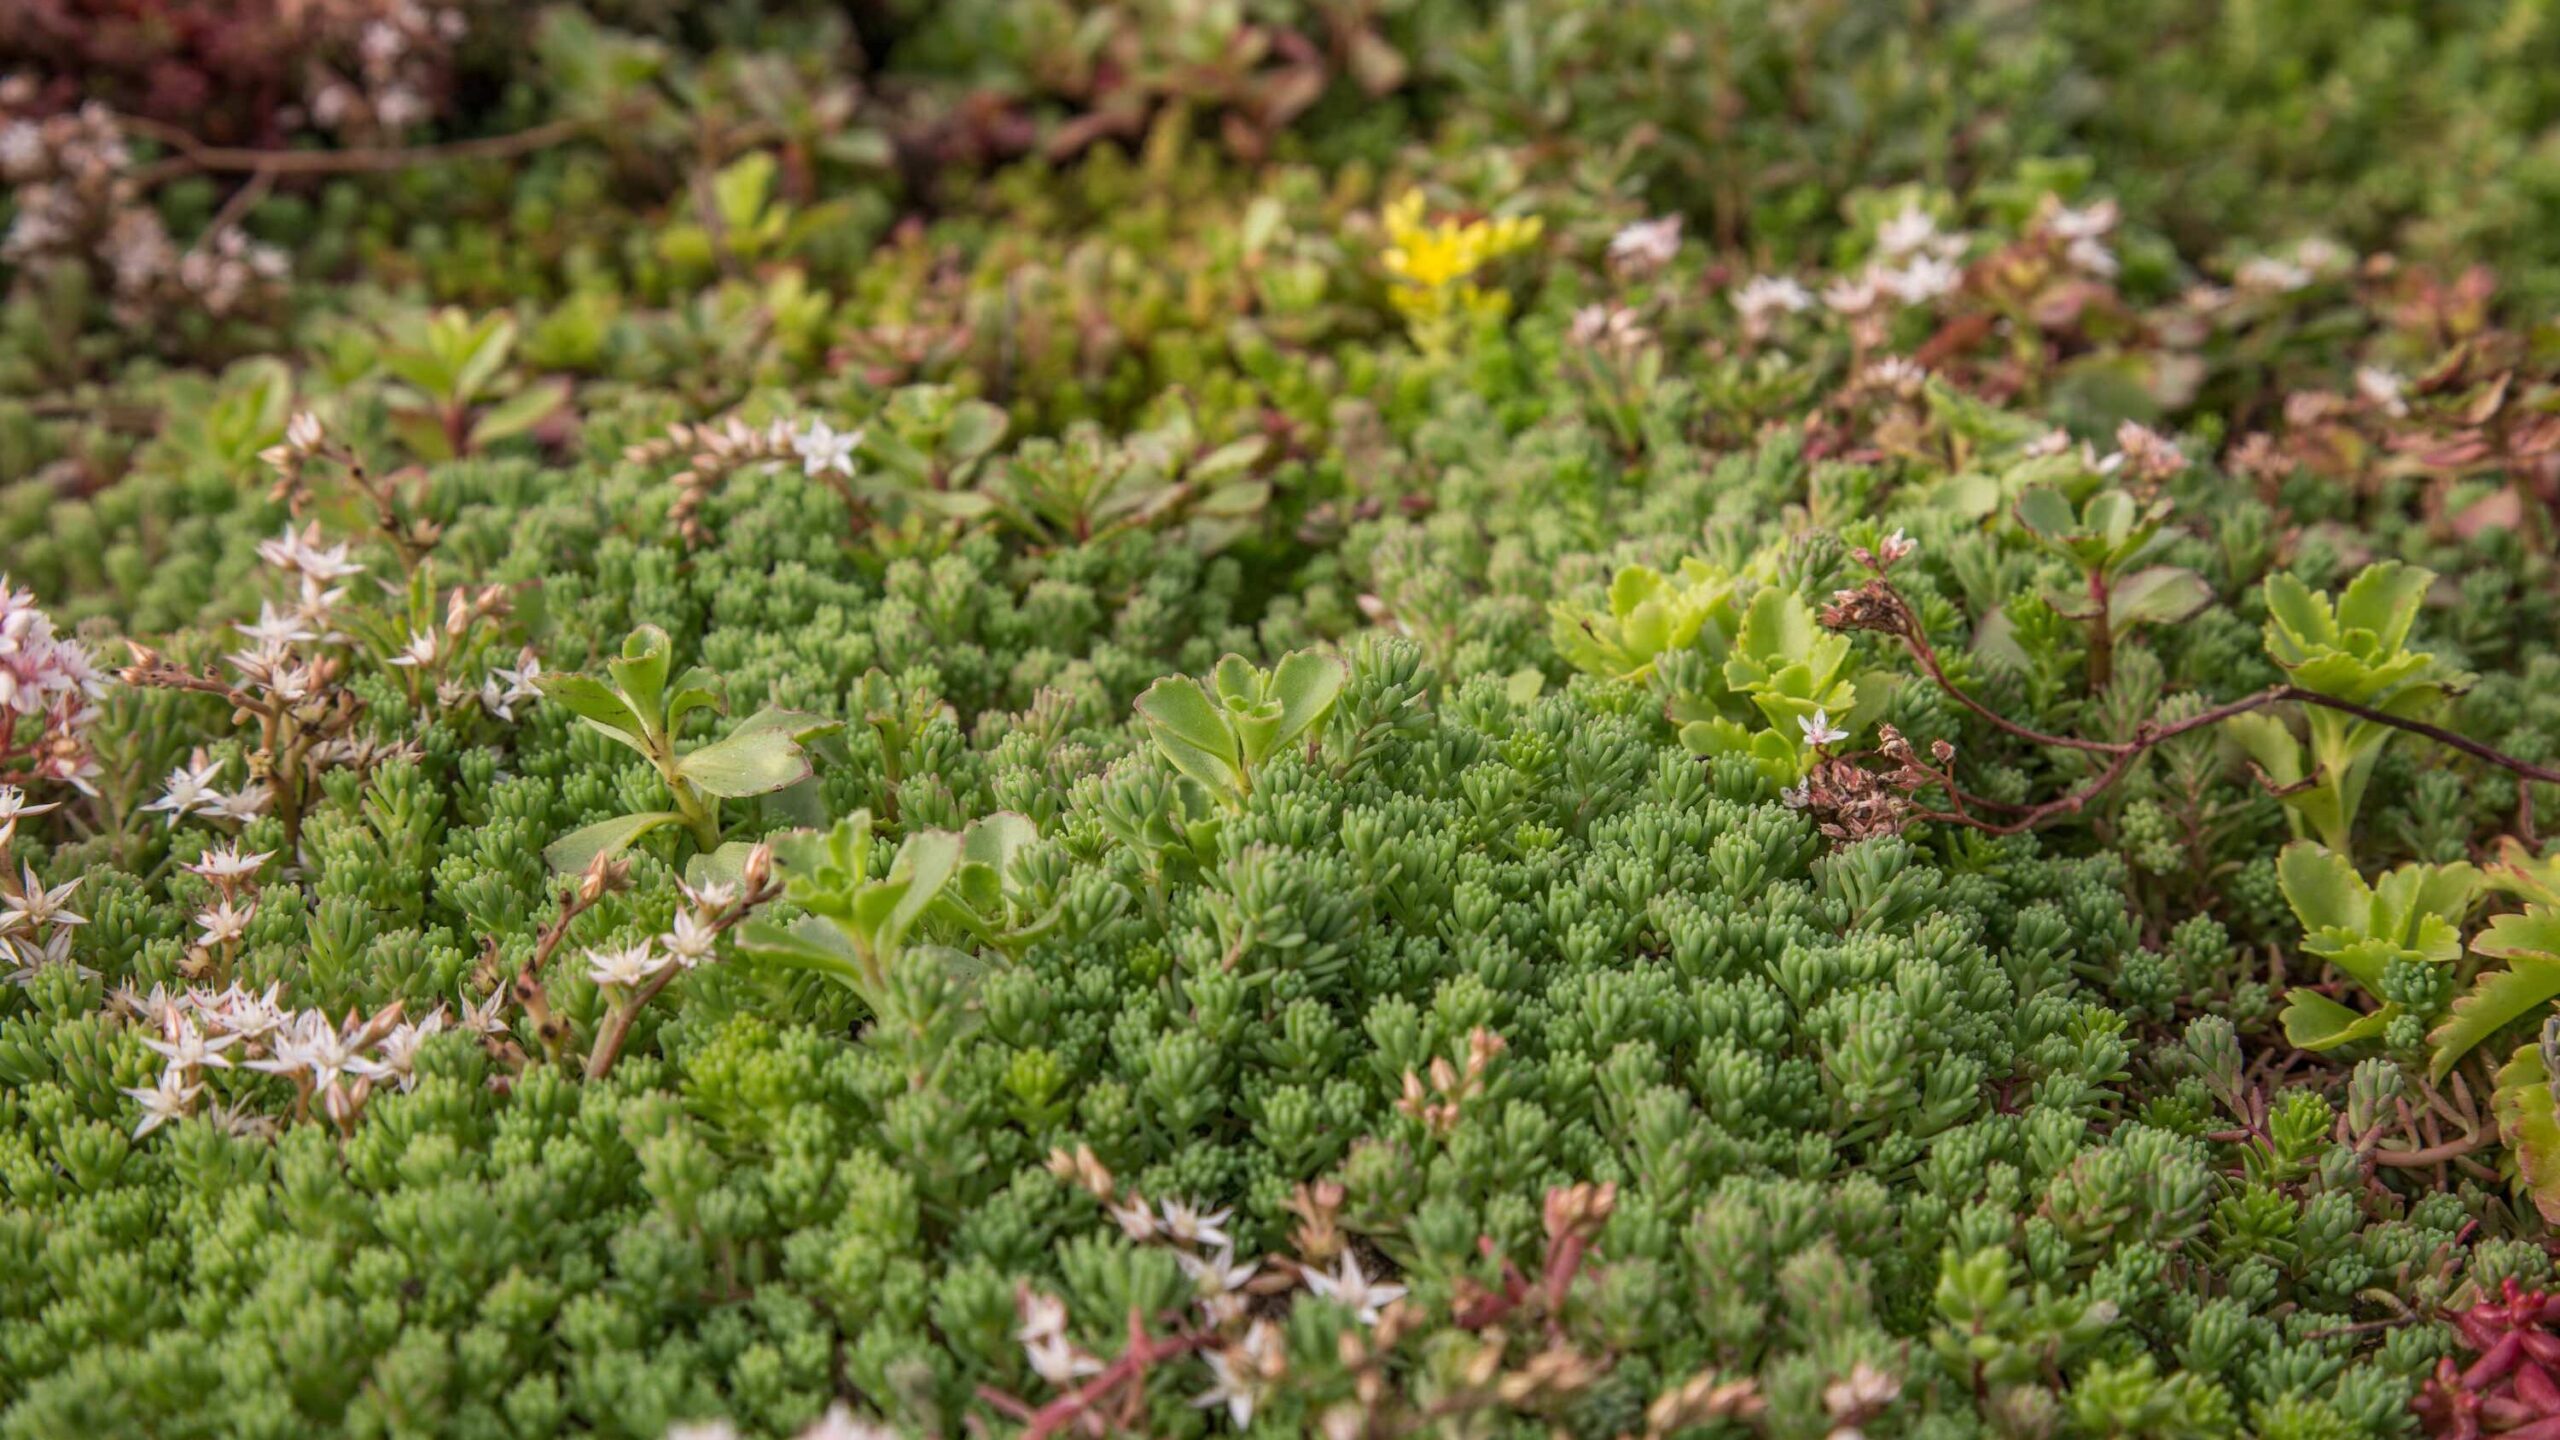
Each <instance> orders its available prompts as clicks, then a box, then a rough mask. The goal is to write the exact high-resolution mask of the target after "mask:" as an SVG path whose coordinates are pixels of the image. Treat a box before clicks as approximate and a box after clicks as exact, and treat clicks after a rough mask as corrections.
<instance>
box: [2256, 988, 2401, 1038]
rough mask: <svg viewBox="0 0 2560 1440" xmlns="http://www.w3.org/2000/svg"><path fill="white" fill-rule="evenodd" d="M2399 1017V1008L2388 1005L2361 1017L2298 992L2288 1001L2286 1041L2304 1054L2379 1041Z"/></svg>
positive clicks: (2313, 993)
mask: <svg viewBox="0 0 2560 1440" xmlns="http://www.w3.org/2000/svg"><path fill="white" fill-rule="evenodd" d="M2399 1013H2400V1007H2398V1006H2396V1005H2385V1006H2383V1007H2382V1008H2381V1009H2379V1010H2376V1011H2374V1012H2373V1013H2372V1014H2370V1015H2365V1014H2359V1013H2358V1012H2356V1011H2354V1010H2350V1009H2348V1008H2347V1007H2346V1006H2344V1005H2341V1004H2339V1003H2338V1002H2337V1001H2335V1000H2332V999H2330V998H2329V997H2328V996H2326V995H2323V994H2321V993H2320V992H2318V991H2316V990H2295V991H2293V992H2291V993H2290V994H2288V995H2287V996H2286V997H2285V1007H2284V1038H2285V1039H2287V1040H2289V1041H2291V1042H2292V1043H2293V1044H2294V1045H2296V1046H2297V1047H2299V1048H2301V1049H2304V1050H2335V1049H2336V1048H2338V1047H2339V1046H2341V1045H2351V1044H2354V1043H2355V1042H2356V1041H2359V1040H2372V1039H2376V1038H2379V1037H2380V1036H2381V1034H2382V1032H2383V1030H2384V1029H2385V1028H2387V1027H2388V1026H2389V1025H2390V1024H2391V1022H2392V1020H2393V1019H2394V1018H2395V1017H2396V1016H2398V1014H2399Z"/></svg>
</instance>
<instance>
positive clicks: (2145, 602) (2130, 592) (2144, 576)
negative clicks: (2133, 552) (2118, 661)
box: [2107, 565, 2213, 633]
mask: <svg viewBox="0 0 2560 1440" xmlns="http://www.w3.org/2000/svg"><path fill="white" fill-rule="evenodd" d="M2212 603H2213V587H2212V586H2211V585H2209V584H2207V583H2205V578H2204V577H2203V576H2202V575H2199V574H2197V573H2196V572H2194V571H2193V570H2189V569H2187V568H2185V567H2184V566H2180V565H2154V566H2152V567H2151V568H2149V569H2147V570H2136V571H2134V572H2133V573H2132V574H2130V575H2127V576H2125V577H2124V578H2123V579H2121V580H2118V581H2117V582H2116V583H2115V588H2114V589H2113V590H2111V591H2110V592H2109V593H2108V595H2107V625H2108V628H2109V629H2111V630H2114V631H2116V632H2118V633H2122V632H2123V631H2124V630H2125V629H2126V628H2128V627H2130V626H2134V625H2157V624H2168V623H2171V622H2174V621H2179V620H2184V619H2186V618H2187V617H2188V616H2190V615H2193V614H2195V613H2196V612H2197V611H2199V610H2202V609H2203V608H2204V607H2206V606H2207V605H2210V604H2212Z"/></svg>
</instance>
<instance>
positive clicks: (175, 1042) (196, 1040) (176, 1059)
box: [142, 1014, 240, 1070]
mask: <svg viewBox="0 0 2560 1440" xmlns="http://www.w3.org/2000/svg"><path fill="white" fill-rule="evenodd" d="M161 1034H162V1036H163V1038H161V1039H158V1040H154V1039H151V1038H149V1037H148V1036H146V1037H144V1039H143V1041H142V1043H143V1046H144V1047H145V1048H146V1049H149V1050H151V1051H152V1052H153V1053H155V1054H158V1055H160V1056H161V1057H162V1058H164V1059H166V1060H167V1061H168V1062H169V1068H171V1069H173V1070H193V1069H196V1068H199V1067H202V1066H211V1067H213V1068H214V1069H216V1070H228V1069H230V1068H231V1061H230V1060H229V1058H227V1057H226V1056H224V1055H223V1053H222V1052H223V1051H224V1050H227V1049H229V1048H230V1047H232V1046H234V1045H237V1044H239V1043H240V1037H239V1036H238V1035H236V1034H232V1033H229V1032H227V1031H226V1032H224V1033H222V1034H219V1035H207V1034H205V1033H204V1031H203V1030H202V1029H201V1028H200V1027H198V1026H197V1024H196V1022H195V1021H194V1020H192V1019H189V1018H188V1017H186V1016H184V1015H174V1014H173V1015H170V1016H168V1017H166V1019H165V1020H164V1021H163V1023H162V1026H161Z"/></svg>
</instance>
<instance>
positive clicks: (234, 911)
mask: <svg viewBox="0 0 2560 1440" xmlns="http://www.w3.org/2000/svg"><path fill="white" fill-rule="evenodd" d="M257 915H258V906H257V903H256V902H255V901H252V902H250V903H249V904H246V905H234V904H233V903H231V897H230V896H228V895H225V896H224V897H222V899H221V901H220V902H219V903H217V904H214V905H210V906H208V907H206V908H205V909H203V910H199V911H197V912H196V924H197V925H198V926H200V927H201V928H202V929H203V931H204V933H203V934H201V935H198V936H197V937H196V943H197V944H199V945H203V946H207V947H212V946H217V945H237V944H239V943H240V942H241V940H242V939H243V938H245V937H246V936H247V935H248V933H249V922H250V921H251V920H254V919H256V918H257Z"/></svg>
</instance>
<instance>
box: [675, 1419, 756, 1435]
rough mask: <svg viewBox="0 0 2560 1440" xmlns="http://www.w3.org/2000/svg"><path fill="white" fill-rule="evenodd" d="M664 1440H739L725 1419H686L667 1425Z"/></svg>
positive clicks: (735, 1428) (733, 1428)
mask: <svg viewBox="0 0 2560 1440" xmlns="http://www.w3.org/2000/svg"><path fill="white" fill-rule="evenodd" d="M666 1440H740V1437H739V1435H738V1427H737V1426H735V1425H732V1424H730V1423H729V1422H728V1421H726V1420H686V1421H683V1422H680V1423H678V1424H674V1425H670V1426H668V1427H667V1434H666Z"/></svg>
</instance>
